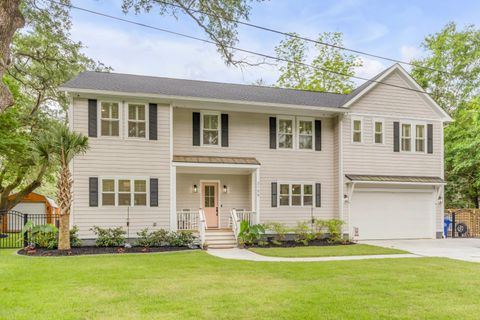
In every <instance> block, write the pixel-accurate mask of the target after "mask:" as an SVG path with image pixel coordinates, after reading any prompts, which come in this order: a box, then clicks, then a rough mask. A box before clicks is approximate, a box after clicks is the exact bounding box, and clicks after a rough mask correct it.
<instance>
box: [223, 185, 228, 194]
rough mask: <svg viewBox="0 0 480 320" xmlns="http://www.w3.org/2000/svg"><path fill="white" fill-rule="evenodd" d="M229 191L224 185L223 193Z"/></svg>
mask: <svg viewBox="0 0 480 320" xmlns="http://www.w3.org/2000/svg"><path fill="white" fill-rule="evenodd" d="M227 191H228V188H227V185H226V184H224V185H223V193H227Z"/></svg>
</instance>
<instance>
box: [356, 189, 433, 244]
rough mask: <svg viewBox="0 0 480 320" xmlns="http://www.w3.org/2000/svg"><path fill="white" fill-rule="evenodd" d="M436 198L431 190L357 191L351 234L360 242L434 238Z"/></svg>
mask: <svg viewBox="0 0 480 320" xmlns="http://www.w3.org/2000/svg"><path fill="white" fill-rule="evenodd" d="M434 209H435V208H434V196H433V192H431V191H430V190H421V191H420V190H419V191H407V190H396V191H395V190H389V191H383V190H377V189H370V190H368V189H363V190H362V189H361V188H358V189H355V191H354V194H353V199H352V203H351V207H350V232H351V234H352V235H353V234H354V231H355V228H358V229H357V230H358V237H357V238H358V239H418V238H434V234H435V232H434V231H435V227H434Z"/></svg>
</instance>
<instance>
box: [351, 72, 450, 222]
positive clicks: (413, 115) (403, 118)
mask: <svg viewBox="0 0 480 320" xmlns="http://www.w3.org/2000/svg"><path fill="white" fill-rule="evenodd" d="M385 81H386V82H389V83H393V84H396V85H399V86H402V87H408V86H409V84H408V83H407V82H406V81H405V79H404V78H403V76H402V75H400V73H393V74H392V75H390V76H389V77H388V78H387V79H386V80H385ZM350 109H351V114H350V115H347V116H346V117H345V118H344V121H343V147H344V152H343V157H344V166H343V168H344V173H345V174H349V173H351V174H378V175H412V176H435V177H443V172H442V170H443V166H442V162H443V141H442V130H443V123H442V122H441V121H440V117H439V115H438V113H437V112H436V111H435V110H434V109H433V108H432V107H431V106H430V105H429V104H427V102H426V101H425V99H424V98H423V97H422V95H421V94H420V93H416V92H414V91H408V90H403V89H400V88H394V87H388V86H382V85H377V86H376V87H375V88H374V89H372V90H371V91H370V92H368V93H367V94H366V95H365V96H363V97H362V98H360V99H359V100H358V101H356V102H355V103H354V104H352V106H351V108H350ZM382 115H383V116H382ZM352 117H353V118H361V119H362V120H363V143H361V144H356V143H352V130H351V127H352ZM377 119H379V120H383V121H384V126H385V129H384V135H385V136H384V141H385V143H384V144H383V145H378V144H374V140H373V139H374V135H373V121H375V120H377ZM416 119H418V120H416ZM435 119H438V120H435ZM394 121H399V122H406V123H412V124H414V123H415V122H416V121H418V122H419V123H424V124H428V123H431V124H433V154H428V153H415V152H394V151H393V122H394ZM412 129H413V127H412ZM442 211H443V209H442V206H441V205H437V229H438V230H441V228H442V225H443V221H442V219H443V212H442ZM344 213H345V219H346V220H348V206H345V208H344Z"/></svg>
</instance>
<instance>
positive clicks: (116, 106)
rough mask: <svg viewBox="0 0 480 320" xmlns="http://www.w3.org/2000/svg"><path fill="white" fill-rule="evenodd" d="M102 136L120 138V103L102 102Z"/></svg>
mask: <svg viewBox="0 0 480 320" xmlns="http://www.w3.org/2000/svg"><path fill="white" fill-rule="evenodd" d="M100 135H101V136H103V137H119V136H120V103H118V102H107V101H101V102H100Z"/></svg>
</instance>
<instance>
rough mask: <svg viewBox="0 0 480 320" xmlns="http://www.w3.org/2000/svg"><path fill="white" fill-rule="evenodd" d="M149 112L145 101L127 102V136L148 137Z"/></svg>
mask: <svg viewBox="0 0 480 320" xmlns="http://www.w3.org/2000/svg"><path fill="white" fill-rule="evenodd" d="M147 112H148V110H147V107H146V105H145V104H143V103H128V104H127V114H128V116H127V137H129V138H146V136H147V133H146V132H147V120H146V119H147V116H148V115H147Z"/></svg>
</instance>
